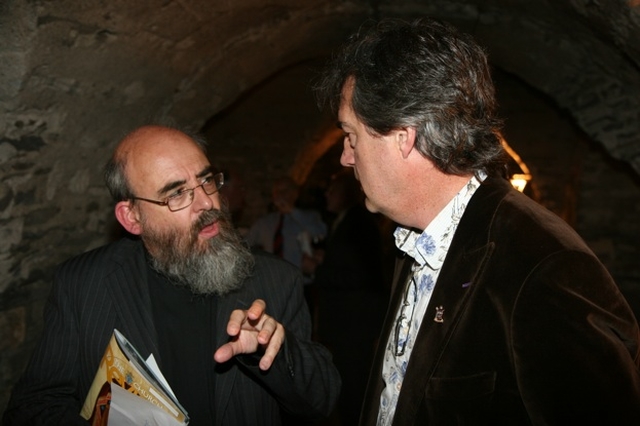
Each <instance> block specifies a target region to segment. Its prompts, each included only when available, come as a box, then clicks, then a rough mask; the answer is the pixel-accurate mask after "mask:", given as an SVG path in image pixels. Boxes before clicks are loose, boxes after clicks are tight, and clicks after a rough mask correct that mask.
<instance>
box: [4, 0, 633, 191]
mask: <svg viewBox="0 0 640 426" xmlns="http://www.w3.org/2000/svg"><path fill="white" fill-rule="evenodd" d="M422 15H429V16H434V17H439V18H442V19H445V20H448V21H451V22H452V23H454V24H456V25H457V26H459V27H460V28H462V29H463V30H465V31H467V32H470V33H472V34H474V35H475V36H476V38H477V39H478V40H479V41H480V42H481V43H482V44H483V45H485V46H486V47H487V50H488V51H489V54H490V59H491V61H492V63H493V64H494V65H495V66H497V67H500V68H502V69H504V70H506V71H508V72H510V73H513V74H515V75H517V76H518V77H519V78H521V79H522V80H523V81H525V82H527V83H528V84H530V85H531V86H533V87H535V88H537V89H538V90H539V91H541V92H543V93H545V94H547V95H548V96H549V97H550V98H551V99H553V100H554V101H555V102H556V104H557V105H558V106H559V107H560V108H562V109H565V110H566V111H568V112H569V113H570V114H571V115H572V116H573V117H574V119H575V121H576V123H577V125H578V126H579V127H580V128H581V129H582V130H583V131H584V132H585V133H586V134H587V135H589V136H590V137H591V138H592V139H594V140H596V141H598V142H600V143H601V144H602V145H603V146H604V147H605V148H606V149H607V150H608V151H609V152H610V154H611V155H612V156H613V157H614V158H617V159H620V160H623V161H625V162H627V163H629V164H630V165H631V166H632V167H633V168H634V169H635V171H636V172H640V0H572V1H569V0H534V1H531V0H467V1H438V0H436V1H427V0H423V1H408V0H404V1H403V0H386V1H385V0H371V1H339V0H324V1H322V0H305V1H304V2H301V1H299V0H273V1H265V0H262V1H258V0H206V1H205V0H174V1H170V0H146V1H136V2H131V1H129V0H111V1H106V0H102V1H100V0H57V1H45V0H40V1H33V0H3V1H2V2H1V3H0V40H2V43H1V44H0V111H1V112H2V114H1V116H0V137H1V138H2V140H3V141H5V142H7V141H8V142H9V145H10V146H9V145H7V144H4V145H0V165H2V163H4V165H5V166H6V165H7V164H11V163H12V162H15V161H16V158H21V159H22V160H24V158H25V157H26V158H28V155H29V153H28V151H29V150H34V149H35V148H34V145H35V146H37V147H38V148H40V146H42V147H43V149H44V151H42V152H44V153H45V154H46V152H47V151H46V148H48V147H49V146H50V145H52V144H54V143H55V145H56V147H57V149H58V150H60V149H62V150H68V152H69V156H68V157H67V158H65V159H64V160H60V161H61V163H64V162H65V161H66V162H67V163H72V162H74V161H76V160H82V159H85V158H92V156H96V155H100V157H99V158H100V160H102V159H104V158H105V156H106V155H107V152H109V151H110V149H111V148H112V144H113V142H114V141H115V140H116V139H117V138H118V137H119V136H120V134H121V132H122V131H124V130H125V129H130V128H131V127H132V126H135V125H138V124H140V123H141V122H142V121H144V120H145V119H147V118H149V117H152V116H153V117H156V116H161V115H168V116H171V117H174V118H175V119H176V120H177V121H178V122H179V123H181V124H191V125H193V126H195V127H200V126H201V125H202V124H204V122H205V121H206V119H207V118H208V117H211V116H212V115H214V114H215V113H216V112H218V111H220V110H222V109H223V108H224V107H226V106H228V105H229V104H231V103H232V102H233V101H234V100H235V99H237V98H238V97H239V96H240V95H241V94H242V93H244V92H245V91H247V90H248V89H250V88H251V87H253V86H254V85H256V84H257V83H258V82H260V81H262V80H263V79H265V78H266V77H268V76H269V75H271V74H273V73H274V72H276V71H277V70H279V69H281V68H283V67H285V66H288V65H291V64H294V63H296V62H299V61H301V60H304V59H307V58H311V57H317V56H322V55H326V54H328V53H329V52H330V51H331V50H332V49H333V48H335V47H336V46H337V45H338V44H339V43H340V42H341V41H342V40H344V38H345V36H346V34H348V33H350V32H351V31H353V30H354V29H355V28H357V26H358V25H359V24H360V23H362V22H363V21H364V19H366V18H369V17H374V18H377V17H383V16H401V17H406V18H411V17H417V16H422ZM25 152H26V153H25ZM85 161H86V159H85ZM56 164H58V163H56ZM50 167H51V168H52V170H51V172H52V173H55V172H56V170H57V169H56V166H55V165H50ZM59 167H60V168H61V169H63V168H64V164H62V165H60V166H59ZM14 169H15V167H14ZM60 173H62V172H60ZM86 173H88V174H89V177H88V179H90V180H91V179H92V177H91V176H92V173H93V171H87V172H86ZM96 179H98V178H96Z"/></svg>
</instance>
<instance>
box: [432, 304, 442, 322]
mask: <svg viewBox="0 0 640 426" xmlns="http://www.w3.org/2000/svg"><path fill="white" fill-rule="evenodd" d="M433 320H434V321H435V322H444V308H443V307H442V306H436V316H435V317H434V318H433Z"/></svg>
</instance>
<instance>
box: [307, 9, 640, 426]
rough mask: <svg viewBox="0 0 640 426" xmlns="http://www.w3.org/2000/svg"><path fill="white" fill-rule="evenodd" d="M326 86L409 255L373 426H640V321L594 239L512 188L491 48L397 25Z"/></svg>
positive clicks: (352, 48) (381, 365)
mask: <svg viewBox="0 0 640 426" xmlns="http://www.w3.org/2000/svg"><path fill="white" fill-rule="evenodd" d="M317 89H318V91H319V93H320V95H321V99H322V100H323V101H328V102H329V104H330V105H331V106H332V107H333V109H334V110H337V115H338V122H339V126H340V127H341V128H342V130H343V131H344V134H345V136H344V149H343V153H342V157H341V163H342V165H343V166H348V167H353V169H354V171H355V174H356V177H357V178H358V179H359V181H360V183H361V185H362V188H363V191H364V193H365V196H366V205H367V207H368V209H369V210H371V211H372V212H380V213H382V214H384V215H386V216H388V217H389V218H390V219H392V220H393V221H394V222H396V223H398V224H399V225H400V226H399V227H398V228H397V230H396V231H395V238H396V245H397V246H398V248H399V249H400V250H401V251H403V252H404V256H403V257H402V259H401V261H400V263H399V264H398V266H397V268H396V274H395V280H394V283H393V288H392V294H391V302H390V303H391V304H390V307H389V310H388V313H387V318H386V320H385V324H384V325H383V330H382V334H381V336H380V346H379V348H378V350H377V354H376V358H375V361H374V365H373V369H372V372H371V376H370V379H369V384H368V389H367V394H366V396H365V402H364V405H363V409H362V414H361V418H360V424H361V425H367V426H368V425H378V426H389V425H394V426H399V425H403V426H404V425H430V426H436V425H442V426H452V425H492V426H495V425H509V426H513V425H569V424H571V425H574V424H576V425H577V424H579V425H587V424H588V425H596V424H597V425H604V424H607V425H614V424H615V425H638V424H640V374H639V365H640V338H639V332H638V324H637V322H636V320H635V318H634V315H633V313H632V311H631V309H630V308H629V305H628V304H627V302H626V301H625V299H624V298H623V296H622V295H621V294H620V291H619V290H618V288H617V287H616V284H615V283H614V281H613V280H612V278H611V276H610V275H609V274H608V273H607V271H606V269H605V267H604V266H603V265H602V264H601V263H600V262H599V261H598V259H597V258H596V256H595V255H594V254H593V253H592V252H591V250H589V248H588V247H587V245H586V244H585V243H584V241H582V239H581V238H580V237H579V236H578V235H577V234H576V233H575V232H574V231H573V230H572V229H571V228H570V227H569V226H568V225H567V224H566V223H565V222H563V221H562V220H561V219H560V218H558V217H556V216H555V215H553V214H551V213H550V212H549V211H547V210H546V209H544V208H543V207H541V206H540V205H538V204H536V203H535V202H534V201H532V200H531V199H529V198H528V197H527V196H526V195H524V194H521V193H519V192H518V191H516V190H515V189H514V188H513V187H511V186H510V184H509V182H508V181H507V180H506V179H505V176H504V175H505V161H504V158H505V154H504V150H503V148H502V145H501V138H500V130H499V126H498V125H499V122H498V120H497V118H496V116H495V111H496V101H495V97H494V87H493V83H492V81H491V77H490V73H489V67H488V64H487V58H486V56H485V53H484V52H483V50H482V49H481V48H480V47H479V46H478V45H477V44H476V43H475V42H474V41H473V40H472V39H471V38H470V37H469V36H467V35H463V34H461V33H459V32H458V31H456V30H455V29H454V28H452V27H451V26H449V25H447V24H443V23H439V22H436V21H433V20H429V19H424V20H421V21H416V22H413V23H407V22H403V21H395V20H385V21H383V22H380V23H377V24H374V25H371V26H365V27H363V28H361V29H360V31H359V32H358V33H357V34H354V35H353V36H352V37H351V38H350V39H349V41H348V42H347V44H346V45H345V46H344V47H343V48H342V49H341V50H340V52H338V53H337V54H336V55H335V57H334V59H333V61H332V62H331V64H330V65H329V67H328V69H327V71H326V73H325V74H324V77H323V79H322V80H321V81H320V82H319V84H318V86H317ZM364 320H366V318H365V319H363V321H364Z"/></svg>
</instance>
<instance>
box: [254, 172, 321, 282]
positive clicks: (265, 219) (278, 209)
mask: <svg viewBox="0 0 640 426" xmlns="http://www.w3.org/2000/svg"><path fill="white" fill-rule="evenodd" d="M299 194H300V188H299V186H298V185H297V184H296V183H295V181H294V180H293V179H292V178H291V177H289V176H284V177H281V178H279V179H276V180H275V181H274V183H273V185H272V190H271V201H272V203H273V208H274V211H273V212H270V213H267V214H266V215H265V216H262V217H261V218H259V219H258V220H257V221H256V222H255V223H254V224H253V225H252V226H251V228H250V229H249V232H248V233H247V235H246V241H247V243H248V244H249V246H250V247H254V248H259V249H262V250H264V251H266V252H268V253H273V254H275V255H276V256H280V257H282V258H283V259H284V260H286V261H288V262H290V263H292V264H293V265H295V266H297V267H298V268H301V267H302V258H303V254H304V253H306V254H307V255H312V254H313V248H312V246H313V243H314V241H319V240H322V239H324V237H325V235H326V233H327V225H326V224H325V223H324V221H323V220H322V217H321V215H320V213H319V212H317V211H315V210H303V209H300V208H297V207H296V201H297V200H298V196H299ZM307 282H308V280H307Z"/></svg>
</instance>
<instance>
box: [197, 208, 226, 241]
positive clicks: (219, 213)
mask: <svg viewBox="0 0 640 426" xmlns="http://www.w3.org/2000/svg"><path fill="white" fill-rule="evenodd" d="M214 222H218V226H219V227H220V228H221V229H228V228H229V227H230V226H231V218H230V216H229V212H228V211H226V209H225V207H224V206H223V207H222V208H221V209H220V210H218V209H211V210H207V211H204V212H202V214H200V216H199V217H198V219H196V221H195V222H194V223H193V225H192V226H191V233H192V235H195V236H197V235H198V234H199V233H200V231H202V229H203V228H204V227H206V226H209V225H211V224H212V223H214Z"/></svg>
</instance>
